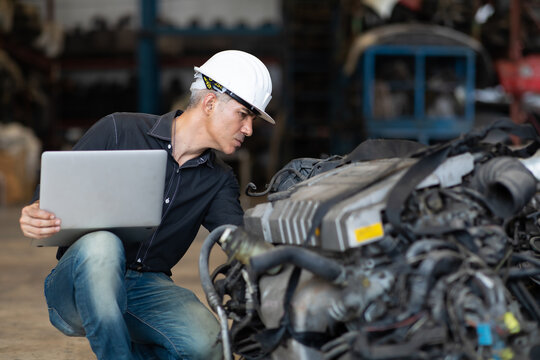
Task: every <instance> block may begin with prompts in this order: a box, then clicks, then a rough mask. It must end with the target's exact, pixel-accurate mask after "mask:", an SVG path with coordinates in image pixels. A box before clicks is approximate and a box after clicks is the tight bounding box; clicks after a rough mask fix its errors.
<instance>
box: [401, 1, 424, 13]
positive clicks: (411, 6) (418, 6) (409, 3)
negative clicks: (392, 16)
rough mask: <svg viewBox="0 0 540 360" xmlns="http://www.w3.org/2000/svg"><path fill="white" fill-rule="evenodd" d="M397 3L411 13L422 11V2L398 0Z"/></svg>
mask: <svg viewBox="0 0 540 360" xmlns="http://www.w3.org/2000/svg"><path fill="white" fill-rule="evenodd" d="M399 3H400V4H401V5H403V6H405V7H408V8H409V9H411V10H412V11H420V10H421V9H422V0H399Z"/></svg>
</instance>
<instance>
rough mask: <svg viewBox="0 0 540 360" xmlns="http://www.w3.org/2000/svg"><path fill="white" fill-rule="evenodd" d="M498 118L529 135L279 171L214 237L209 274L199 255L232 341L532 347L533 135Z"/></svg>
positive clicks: (537, 251)
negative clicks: (223, 257) (238, 220)
mask: <svg viewBox="0 0 540 360" xmlns="http://www.w3.org/2000/svg"><path fill="white" fill-rule="evenodd" d="M499 126H502V128H503V129H504V131H508V132H515V131H516V132H518V133H519V135H521V136H522V138H523V139H524V145H523V146H521V147H515V146H513V147H510V146H506V145H504V144H503V143H500V142H496V143H490V142H485V141H484V137H485V136H486V135H487V134H489V129H487V130H481V131H478V132H475V133H471V134H468V135H467V136H463V137H461V138H458V139H456V140H453V141H451V142H449V143H446V144H438V145H433V146H430V147H427V148H424V149H418V151H414V152H412V153H410V154H409V156H407V157H404V158H396V157H387V156H382V157H381V158H378V159H372V160H365V161H358V160H356V161H343V159H348V158H349V157H342V158H339V159H338V160H337V161H338V162H339V163H338V164H335V163H334V164H331V165H329V166H328V167H327V168H326V169H325V170H324V171H320V172H312V171H311V170H310V169H307V168H309V167H310V166H312V165H313V164H317V162H316V161H315V162H312V163H311V164H312V165H309V164H308V163H306V162H305V159H303V160H300V161H299V162H297V163H294V161H293V162H291V164H295V165H294V166H298V165H299V164H300V167H299V168H298V169H295V170H296V171H298V172H299V173H300V168H301V167H307V168H306V169H307V170H303V173H302V174H301V175H302V177H303V180H302V179H297V178H289V179H286V178H279V177H276V179H279V180H276V184H280V185H277V186H281V187H280V191H277V192H276V191H274V190H275V189H277V187H271V189H270V190H269V195H268V202H265V203H261V204H259V205H257V206H255V207H254V208H252V209H249V210H247V211H246V213H245V215H244V225H243V226H242V227H238V228H234V229H233V228H230V229H226V230H225V231H223V232H222V233H223V235H220V238H219V244H220V245H221V246H222V248H223V250H224V251H225V252H226V254H227V256H228V258H229V260H228V261H227V263H226V264H223V265H221V266H219V267H218V268H217V269H216V270H215V271H214V273H213V274H212V275H211V276H210V275H209V274H208V268H207V267H208V263H207V262H206V263H205V262H204V261H203V262H201V279H202V278H203V277H204V281H203V288H204V290H205V292H206V294H207V297H208V298H209V302H210V300H211V306H212V308H214V311H216V312H217V313H218V315H219V314H221V315H220V319H222V318H223V313H225V314H226V316H227V318H228V319H229V321H232V322H231V326H230V328H228V329H226V330H225V329H224V330H223V331H222V334H223V338H224V344H228V345H230V350H227V351H232V352H233V353H235V354H237V355H239V356H240V357H241V358H243V359H280V360H281V359H285V360H286V359H301V360H308V359H309V360H313V359H314V360H317V359H321V360H322V359H325V360H330V359H335V360H350V359H378V360H384V359H445V360H446V359H455V360H457V359H508V360H509V359H536V358H537V356H538V354H539V353H540V333H539V330H540V327H539V324H540V301H539V299H540V240H538V239H540V193H539V192H538V191H537V189H540V188H539V187H538V180H539V174H540V171H539V170H538V169H540V154H538V153H536V154H535V152H536V151H537V150H538V149H539V148H540V142H539V139H538V138H537V137H536V135H535V133H531V132H530V131H527V129H524V128H523V127H522V126H517V125H501V124H498V125H495V126H493V128H498V127H499ZM302 161H303V162H302ZM302 164H303V165H302ZM287 173H288V170H286V171H283V172H282V173H281V174H287ZM290 173H292V174H293V175H291V176H292V177H294V176H296V175H294V172H290ZM284 176H286V175H284ZM287 180H290V181H289V185H288V186H283V184H284V183H285V182H286V181H287ZM272 189H274V190H272ZM211 235H212V234H211ZM212 237H213V239H210V240H207V241H205V246H204V247H203V250H204V251H202V252H201V257H207V254H208V251H209V250H210V248H211V247H212V245H213V244H215V243H216V241H217V240H216V239H215V238H216V236H214V235H212ZM216 309H217V310H216ZM224 324H226V322H225V321H222V327H223V328H225V326H223V325H224ZM224 348H225V347H224ZM229 355H231V354H229Z"/></svg>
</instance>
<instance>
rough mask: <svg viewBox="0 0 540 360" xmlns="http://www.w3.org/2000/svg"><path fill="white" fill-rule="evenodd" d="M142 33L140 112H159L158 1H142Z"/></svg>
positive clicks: (140, 42)
mask: <svg viewBox="0 0 540 360" xmlns="http://www.w3.org/2000/svg"><path fill="white" fill-rule="evenodd" d="M140 1H141V2H140V12H141V14H140V15H141V32H140V34H139V45H138V50H137V57H138V75H139V89H138V96H139V111H140V112H144V113H150V114H155V113H157V112H158V111H159V88H160V86H159V68H158V54H157V46H156V31H155V28H156V16H157V3H156V0H140Z"/></svg>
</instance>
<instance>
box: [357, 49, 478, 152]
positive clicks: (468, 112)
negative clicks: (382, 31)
mask: <svg viewBox="0 0 540 360" xmlns="http://www.w3.org/2000/svg"><path fill="white" fill-rule="evenodd" d="M378 56H399V57H404V56H411V57H412V58H413V59H414V72H415V74H414V84H412V85H414V114H413V116H400V117H396V118H390V119H389V118H384V119H381V118H377V117H375V116H374V114H373V105H374V89H375V87H374V85H375V71H376V69H375V64H376V58H377V57H378ZM431 57H435V58H436V57H450V58H456V69H455V71H456V73H458V74H459V73H463V72H464V73H463V74H460V78H463V79H464V87H465V105H464V112H463V116H453V117H432V116H428V115H427V114H426V113H425V94H426V59H428V58H431ZM363 60H364V64H363V73H362V74H358V75H362V77H363V81H362V82H360V83H361V84H362V85H363V87H364V89H363V94H364V95H363V115H364V119H365V124H366V130H367V134H368V136H369V137H389V138H397V137H399V138H412V139H416V140H418V141H420V142H423V143H428V142H429V140H430V139H449V138H453V137H456V136H459V135H460V134H463V133H466V132H468V131H470V129H471V128H472V126H473V123H474V116H475V115H474V86H475V53H474V51H473V50H472V49H470V48H466V47H458V46H405V45H376V46H372V47H370V48H368V49H367V50H366V52H365V54H364V59H363ZM463 62H464V63H465V66H464V67H463V66H461V65H460V63H463Z"/></svg>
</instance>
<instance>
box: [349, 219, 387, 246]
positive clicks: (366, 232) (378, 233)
mask: <svg viewBox="0 0 540 360" xmlns="http://www.w3.org/2000/svg"><path fill="white" fill-rule="evenodd" d="M354 235H355V236H356V241H357V242H364V241H368V240H373V239H377V238H380V237H382V236H383V235H384V229H383V226H382V223H381V222H378V223H375V224H371V225H368V226H364V227H361V228H358V229H356V230H354Z"/></svg>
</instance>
